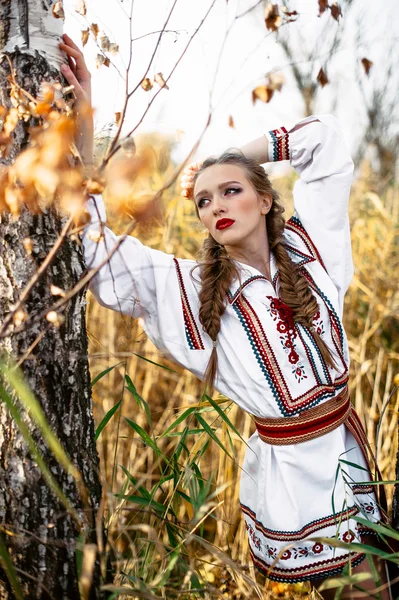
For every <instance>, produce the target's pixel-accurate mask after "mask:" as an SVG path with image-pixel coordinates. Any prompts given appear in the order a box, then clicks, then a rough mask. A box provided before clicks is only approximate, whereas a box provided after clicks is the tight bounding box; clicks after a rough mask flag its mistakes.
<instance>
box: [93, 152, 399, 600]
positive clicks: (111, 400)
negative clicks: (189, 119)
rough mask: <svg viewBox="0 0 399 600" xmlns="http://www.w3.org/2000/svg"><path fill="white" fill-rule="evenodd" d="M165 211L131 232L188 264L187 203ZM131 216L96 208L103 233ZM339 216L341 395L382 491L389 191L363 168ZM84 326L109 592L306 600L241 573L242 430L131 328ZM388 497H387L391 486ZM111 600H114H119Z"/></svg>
mask: <svg viewBox="0 0 399 600" xmlns="http://www.w3.org/2000/svg"><path fill="white" fill-rule="evenodd" d="M154 152H155V154H154V163H153V166H152V170H151V171H150V172H149V173H147V174H146V177H145V178H143V181H138V182H137V184H136V195H137V197H145V196H146V195H147V194H150V193H151V192H153V191H154V190H156V189H158V188H159V187H160V186H161V184H162V182H163V180H164V177H165V175H167V174H168V172H169V170H171V169H172V167H171V166H170V161H169V157H168V155H167V153H165V151H164V150H161V149H158V150H157V151H154ZM295 178H296V175H295V174H293V173H290V174H288V175H287V176H284V177H278V178H276V179H275V181H274V184H275V187H276V189H278V190H279V191H280V193H281V195H282V197H283V199H285V200H286V205H287V214H288V216H289V214H290V211H291V210H292V200H291V189H292V186H293V183H294V181H295ZM163 204H164V207H165V218H164V220H163V221H162V223H157V224H155V225H154V224H153V225H151V226H145V225H142V224H141V225H138V227H137V228H136V230H135V235H137V236H138V237H139V238H140V239H141V240H142V241H143V242H144V243H146V244H148V245H150V246H152V247H154V248H158V249H162V250H163V251H165V252H170V253H174V254H175V255H176V256H179V257H190V258H191V257H194V256H195V254H196V252H197V250H198V248H199V247H200V245H201V241H202V239H203V232H202V231H201V228H200V227H199V225H198V223H197V220H196V217H195V214H194V211H193V209H192V206H191V203H190V201H188V200H186V199H183V198H182V197H181V196H180V195H179V191H178V189H177V188H176V189H169V190H167V191H166V192H165V194H164V197H163ZM133 206H134V201H133V202H132V205H130V204H129V203H127V204H126V205H124V207H123V210H121V207H120V206H115V204H114V203H113V202H112V199H111V198H108V199H107V207H108V213H109V215H108V219H109V224H110V226H111V227H112V228H113V229H114V231H115V232H117V233H121V232H122V231H123V230H124V228H125V227H126V225H127V224H128V223H129V221H130V218H131V217H130V213H131V209H132V207H133ZM350 216H351V223H352V239H353V252H354V261H355V269H356V272H355V277H354V279H353V282H352V285H351V287H350V290H349V292H348V294H347V297H346V310H345V326H346V330H347V333H348V335H349V340H350V349H351V356H352V366H351V375H352V376H351V383H350V390H351V395H352V399H353V402H354V404H355V407H356V410H357V411H358V413H359V415H360V417H361V419H362V420H363V422H364V423H365V424H366V427H367V434H368V437H369V440H370V442H371V443H372V445H373V446H375V443H376V449H377V453H378V459H379V462H380V466H381V469H382V473H383V476H384V478H385V479H387V480H393V479H394V478H395V462H396V453H397V430H398V422H397V421H398V409H399V393H398V384H399V292H398V283H397V282H398V276H397V273H398V268H399V260H398V248H399V245H398V244H399V242H398V223H399V189H398V187H394V186H388V185H385V186H384V185H383V183H382V182H380V181H378V180H376V179H375V178H373V173H372V172H371V170H370V166H369V165H368V164H364V165H362V166H361V168H360V170H359V173H358V175H357V179H356V182H355V183H354V185H353V191H352V196H351V204H350ZM131 260H132V261H133V260H134V256H132V257H131ZM87 323H88V324H87V328H88V334H89V339H90V362H91V374H92V379H94V378H95V377H96V376H98V375H99V374H100V373H103V372H104V371H105V370H106V369H110V370H109V372H107V373H106V374H105V375H104V376H102V377H101V378H100V379H99V380H98V381H97V382H96V383H95V384H94V386H93V395H94V411H95V418H96V423H97V425H98V424H100V422H101V421H102V419H103V418H104V416H105V415H108V417H109V421H108V422H107V424H106V425H105V426H104V428H103V429H102V430H101V432H100V433H99V436H98V442H97V443H98V450H99V453H100V457H101V464H102V481H103V486H104V492H105V495H104V506H103V510H104V517H105V521H106V524H107V529H108V533H109V536H108V542H107V544H108V546H107V549H105V554H106V555H108V556H111V559H112V561H113V563H114V566H115V568H116V570H117V572H118V573H119V575H118V577H117V581H116V584H117V585H119V586H120V587H121V588H123V587H124V588H125V593H126V594H128V589H129V590H130V597H132V595H133V596H134V595H135V594H132V588H134V589H136V590H140V591H138V592H137V597H145V598H150V597H158V598H160V597H161V598H175V597H176V598H182V599H185V598H236V599H244V598H278V597H279V598H307V597H312V596H309V593H310V591H309V587H308V586H307V585H302V584H298V585H296V586H285V585H283V584H278V583H271V582H269V583H266V584H265V582H264V581H262V580H261V579H260V578H259V577H258V576H257V575H256V574H255V571H254V569H253V566H252V564H251V561H250V558H249V554H248V551H247V540H246V531H245V526H244V521H243V519H242V517H241V513H240V508H239V500H238V494H239V485H238V481H239V476H240V464H242V462H243V457H244V453H245V443H244V441H243V440H246V439H247V438H248V437H249V436H250V434H251V433H252V432H253V424H252V421H251V418H250V417H249V416H248V415H246V414H244V413H243V412H242V411H240V410H239V409H238V408H237V407H236V406H235V405H234V404H232V403H231V402H230V401H229V400H228V399H226V398H223V397H219V396H218V395H217V394H216V395H215V397H214V400H215V402H213V404H211V403H210V402H203V403H200V400H201V399H200V396H199V394H200V385H199V381H198V380H197V379H196V378H195V377H194V376H192V375H191V374H189V373H187V372H185V371H183V370H182V369H181V368H179V367H177V366H176V365H174V364H172V363H170V362H168V360H166V359H165V358H164V357H162V356H161V355H160V354H159V353H158V352H157V350H156V348H155V347H154V346H153V345H152V344H151V342H150V341H149V340H148V339H147V338H146V336H145V334H144V333H143V331H142V329H141V327H140V323H139V322H137V321H133V320H130V319H128V318H127V317H124V316H121V315H119V314H117V313H116V312H112V311H108V310H106V309H104V308H101V307H100V306H99V305H98V304H97V303H96V301H95V300H94V298H93V297H92V296H91V295H90V294H89V295H88V322H87ZM151 361H152V362H151ZM154 363H155V364H154ZM165 367H166V368H165ZM115 407H116V408H115ZM113 408H115V412H114V413H112V409H113ZM110 411H111V413H112V414H111V413H110ZM110 415H111V416H110ZM180 417H182V418H180ZM376 440H377V442H376ZM388 489H389V493H390V497H391V496H392V486H389V488H388ZM115 494H117V495H115ZM128 498H129V499H128ZM126 588H128V589H126ZM119 593H120V594H122V596H124V592H123V590H122V589H121V590H120V592H119ZM126 597H127V595H126ZM313 597H315V593H313Z"/></svg>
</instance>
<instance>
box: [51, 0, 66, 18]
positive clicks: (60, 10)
mask: <svg viewBox="0 0 399 600" xmlns="http://www.w3.org/2000/svg"><path fill="white" fill-rule="evenodd" d="M52 11H53V16H54V17H55V18H56V19H65V12H64V6H63V3H62V0H57V2H56V3H55V4H53V8H52Z"/></svg>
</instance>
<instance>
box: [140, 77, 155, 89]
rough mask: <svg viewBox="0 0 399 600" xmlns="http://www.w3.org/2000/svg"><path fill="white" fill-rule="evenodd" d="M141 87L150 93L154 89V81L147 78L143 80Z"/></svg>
mask: <svg viewBox="0 0 399 600" xmlns="http://www.w3.org/2000/svg"><path fill="white" fill-rule="evenodd" d="M140 85H141V87H142V88H143V90H144V91H145V92H149V91H150V90H152V88H153V85H152V81H151V79H149V78H148V77H146V78H145V79H143V81H142V82H141V84H140Z"/></svg>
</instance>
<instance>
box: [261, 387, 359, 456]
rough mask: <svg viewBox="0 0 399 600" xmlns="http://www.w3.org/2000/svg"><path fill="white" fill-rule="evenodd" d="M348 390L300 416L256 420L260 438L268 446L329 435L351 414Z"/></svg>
mask: <svg viewBox="0 0 399 600" xmlns="http://www.w3.org/2000/svg"><path fill="white" fill-rule="evenodd" d="M351 406H352V405H351V403H350V398H349V392H348V388H347V387H345V389H344V390H343V391H342V392H341V393H340V394H339V395H338V396H336V397H335V398H332V399H331V400H327V402H324V403H323V404H319V405H318V406H314V407H313V408H308V409H307V410H304V411H303V412H302V413H301V414H300V415H297V416H296V417H288V418H287V417H282V418H277V419H264V418H262V417H255V424H256V429H257V430H258V433H259V437H260V439H261V440H263V441H264V442H266V444H272V445H273V446H286V445H288V444H299V443H301V442H306V441H307V440H313V439H314V438H316V437H320V436H322V435H325V434H326V433H328V432H329V431H332V430H333V429H336V428H337V427H339V426H340V425H342V423H345V421H346V420H347V419H348V417H349V414H350V412H351Z"/></svg>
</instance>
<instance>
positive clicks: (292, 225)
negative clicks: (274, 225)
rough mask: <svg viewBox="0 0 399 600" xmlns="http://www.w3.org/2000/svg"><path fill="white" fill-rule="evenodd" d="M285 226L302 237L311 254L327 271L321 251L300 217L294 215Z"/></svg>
mask: <svg viewBox="0 0 399 600" xmlns="http://www.w3.org/2000/svg"><path fill="white" fill-rule="evenodd" d="M285 228H286V229H288V231H292V232H293V233H296V234H297V235H298V236H299V237H300V239H301V240H302V242H303V243H304V244H305V246H306V248H307V249H308V251H309V254H310V256H311V257H313V259H314V260H317V261H318V262H319V263H320V264H321V266H322V267H323V269H324V270H325V271H327V269H326V267H325V265H324V263H323V260H322V258H321V256H320V254H319V251H318V250H317V248H316V246H315V245H314V243H313V241H312V239H311V238H310V237H309V235H308V232H307V231H306V229H305V228H304V226H303V225H302V223H301V221H300V220H299V219H298V217H296V216H295V215H294V216H293V217H291V218H290V219H288V221H287V222H286V224H285Z"/></svg>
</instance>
